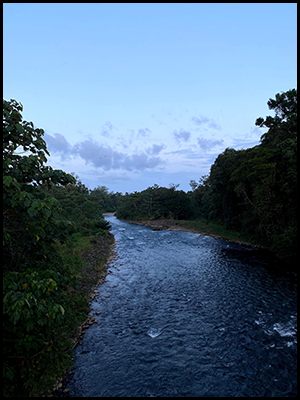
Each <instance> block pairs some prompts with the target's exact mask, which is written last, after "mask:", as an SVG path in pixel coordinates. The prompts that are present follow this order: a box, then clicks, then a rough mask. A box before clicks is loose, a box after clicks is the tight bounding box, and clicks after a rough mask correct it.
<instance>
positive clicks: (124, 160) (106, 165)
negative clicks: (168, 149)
mask: <svg viewBox="0 0 300 400" xmlns="http://www.w3.org/2000/svg"><path fill="white" fill-rule="evenodd" d="M58 135H59V136H58V140H57V139H56V137H55V138H53V137H52V136H50V135H47V137H46V138H45V140H46V142H47V143H48V144H49V147H50V150H51V149H52V151H54V152H59V153H60V155H61V158H62V159H64V158H65V156H66V155H68V156H71V155H72V156H75V157H76V156H79V157H80V158H81V159H82V160H84V161H85V162H86V164H91V165H92V166H94V167H96V168H102V169H103V170H105V171H110V170H117V169H123V170H126V171H139V170H145V169H153V168H156V167H158V166H161V168H162V166H163V165H164V164H165V162H164V161H163V160H162V159H161V158H160V157H157V154H158V153H159V152H160V151H161V150H162V148H163V147H164V145H161V146H160V145H153V146H152V148H150V149H148V151H144V152H143V151H142V152H137V153H135V154H126V153H122V152H119V151H117V150H115V149H113V148H112V147H111V146H109V145H103V144H100V143H99V142H97V141H95V140H92V139H87V140H84V141H81V142H77V143H76V144H75V145H73V146H71V145H70V144H69V143H68V142H67V141H66V139H65V138H64V136H63V135H60V134H58ZM147 153H148V154H147Z"/></svg>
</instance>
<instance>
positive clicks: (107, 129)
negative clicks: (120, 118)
mask: <svg viewBox="0 0 300 400" xmlns="http://www.w3.org/2000/svg"><path fill="white" fill-rule="evenodd" d="M113 129H116V128H115V126H113V124H112V123H111V122H110V121H106V122H105V124H104V125H103V127H102V131H101V135H102V136H105V137H109V138H111V137H112V135H111V133H112V130H113Z"/></svg>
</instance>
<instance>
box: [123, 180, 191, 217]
mask: <svg viewBox="0 0 300 400" xmlns="http://www.w3.org/2000/svg"><path fill="white" fill-rule="evenodd" d="M176 188H177V186H176V185H171V187H170V188H169V189H167V188H165V187H159V186H158V185H154V186H151V187H149V188H148V189H146V190H143V191H142V192H134V193H132V194H128V193H126V195H125V196H124V197H123V198H122V200H121V204H120V205H119V206H118V208H117V211H116V215H117V217H118V218H122V219H130V220H143V219H159V218H172V219H185V218H189V217H190V216H191V215H192V211H191V202H190V199H189V197H188V195H187V194H186V193H185V192H184V191H182V190H176Z"/></svg>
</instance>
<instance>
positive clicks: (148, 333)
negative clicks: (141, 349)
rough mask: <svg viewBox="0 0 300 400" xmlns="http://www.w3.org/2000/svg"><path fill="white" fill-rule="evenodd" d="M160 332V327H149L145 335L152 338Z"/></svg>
mask: <svg viewBox="0 0 300 400" xmlns="http://www.w3.org/2000/svg"><path fill="white" fill-rule="evenodd" d="M161 333H162V330H161V329H157V328H151V329H149V331H148V332H147V335H148V336H150V337H152V338H156V337H157V336H159V335H160V334H161Z"/></svg>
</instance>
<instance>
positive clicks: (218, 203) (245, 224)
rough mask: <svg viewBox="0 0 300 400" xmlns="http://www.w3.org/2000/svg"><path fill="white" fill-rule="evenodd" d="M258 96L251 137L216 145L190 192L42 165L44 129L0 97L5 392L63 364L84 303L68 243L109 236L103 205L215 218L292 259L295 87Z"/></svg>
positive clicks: (47, 380) (81, 244) (48, 379)
mask: <svg viewBox="0 0 300 400" xmlns="http://www.w3.org/2000/svg"><path fill="white" fill-rule="evenodd" d="M267 104H268V106H269V109H270V110H272V111H274V113H275V115H274V116H267V117H266V118H265V119H264V118H261V117H260V118H258V119H257V120H256V125H257V126H259V127H262V128H265V129H266V132H265V133H264V134H263V135H262V136H261V140H260V144H259V145H257V146H255V147H252V148H249V149H246V150H235V149H232V148H227V149H225V150H224V152H222V153H221V154H219V155H218V157H217V158H216V160H215V162H214V163H213V165H212V166H211V169H210V173H209V174H208V175H207V176H202V177H200V178H199V182H198V183H197V182H195V181H194V180H192V181H190V186H191V190H190V191H189V192H187V193H186V192H184V191H182V190H178V185H175V184H170V187H169V188H165V187H159V186H158V185H154V186H151V187H149V188H147V189H146V190H143V191H141V192H134V193H130V194H129V193H126V194H125V195H122V194H121V193H118V192H117V193H114V192H109V191H108V188H107V187H105V186H98V187H97V188H95V189H93V190H89V189H88V188H87V187H86V186H85V185H84V184H83V183H82V182H81V181H80V180H79V179H78V176H76V175H75V173H72V174H67V173H66V172H64V171H61V170H54V169H52V168H51V167H49V166H45V163H46V161H47V156H49V153H48V151H47V146H46V143H45V141H44V140H43V138H42V136H43V134H44V131H43V130H42V129H38V128H34V125H33V123H32V122H26V121H23V119H22V114H21V112H22V110H23V107H22V105H21V104H20V103H18V102H16V101H15V100H11V101H5V100H3V271H4V276H3V340H4V364H3V374H4V395H5V396H29V395H39V394H41V393H42V392H43V391H44V392H46V391H47V390H50V389H51V387H52V386H53V383H54V382H55V379H56V378H57V376H59V375H60V374H62V372H63V371H64V370H65V369H66V368H67V367H68V366H69V365H70V363H71V355H72V341H71V337H72V332H73V331H74V329H76V325H77V324H78V323H79V322H80V321H82V318H83V316H84V315H85V314H86V312H87V297H86V293H84V292H83V291H82V290H81V289H80V287H79V286H80V285H79V271H80V274H81V275H84V268H83V267H82V265H83V262H82V260H81V259H80V257H77V256H76V254H75V250H74V248H75V247H76V248H85V247H86V246H89V245H91V243H96V242H97V240H98V239H99V238H101V240H102V239H103V240H107V242H105V241H104V242H103V243H105V246H107V247H108V246H109V243H111V238H110V239H109V234H108V229H109V228H110V226H109V224H108V223H107V222H106V220H105V219H104V217H103V214H102V213H103V212H104V211H106V212H112V211H116V216H117V217H118V218H120V219H124V220H140V221H141V220H157V219H172V220H197V219H198V218H202V219H205V220H207V221H215V222H216V223H218V224H221V225H223V226H225V227H226V228H229V229H232V230H235V231H238V232H242V233H243V234H244V235H246V236H247V237H249V238H251V241H252V243H253V242H254V243H257V244H259V245H263V246H265V247H267V248H269V249H270V250H271V251H273V252H274V253H275V254H276V255H277V256H278V257H279V258H281V259H282V260H285V261H287V262H288V263H293V264H295V262H296V239H297V194H296V189H297V187H296V186H297V90H296V89H292V90H289V91H287V92H283V93H278V94H276V96H275V99H270V100H269V101H268V103H267ZM76 257H77V258H76ZM81 279H83V278H81ZM81 286H82V285H81ZM83 286H84V285H83Z"/></svg>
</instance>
